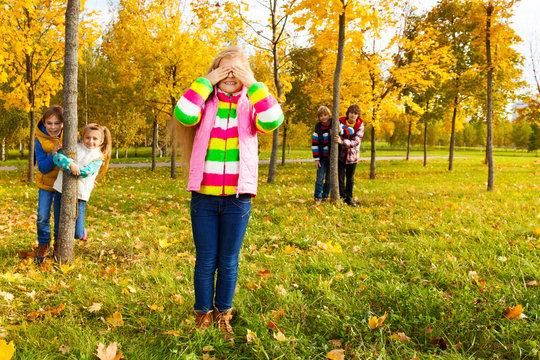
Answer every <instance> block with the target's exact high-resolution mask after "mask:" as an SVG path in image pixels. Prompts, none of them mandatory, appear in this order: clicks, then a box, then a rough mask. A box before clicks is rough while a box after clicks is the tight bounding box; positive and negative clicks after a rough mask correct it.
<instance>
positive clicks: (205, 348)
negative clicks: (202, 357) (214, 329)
mask: <svg viewBox="0 0 540 360" xmlns="http://www.w3.org/2000/svg"><path fill="white" fill-rule="evenodd" d="M202 351H206V352H209V351H214V347H213V346H212V345H206V346H204V347H203V348H202Z"/></svg>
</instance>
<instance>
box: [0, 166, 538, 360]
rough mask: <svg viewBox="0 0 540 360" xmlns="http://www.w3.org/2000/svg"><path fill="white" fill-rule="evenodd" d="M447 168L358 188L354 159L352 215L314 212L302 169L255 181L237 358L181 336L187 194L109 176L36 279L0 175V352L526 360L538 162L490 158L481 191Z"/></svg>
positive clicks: (10, 188)
mask: <svg viewBox="0 0 540 360" xmlns="http://www.w3.org/2000/svg"><path fill="white" fill-rule="evenodd" d="M446 167H447V162H446V160H444V159H433V160H430V161H429V163H428V166H427V167H423V166H422V163H421V161H417V160H415V161H410V162H406V161H403V160H392V161H379V162H378V163H377V179H376V180H369V179H368V172H369V162H362V163H360V164H359V165H358V167H357V177H356V183H355V195H356V198H357V201H358V202H359V206H358V207H356V208H352V207H348V206H345V205H332V204H330V203H323V204H321V205H319V206H313V204H312V196H313V195H312V192H313V182H314V177H315V171H314V166H313V164H311V163H305V164H286V165H285V166H284V167H281V166H278V174H277V181H276V182H275V183H273V184H267V183H265V182H264V179H266V172H267V169H268V167H267V166H261V167H260V174H259V175H260V186H259V195H258V196H257V197H256V198H255V199H254V201H253V209H252V218H251V221H250V224H249V226H248V231H247V234H246V237H245V241H244V246H243V251H242V254H241V258H240V271H239V280H238V286H237V292H236V296H235V300H234V305H235V306H236V312H235V318H234V320H233V322H232V324H233V327H234V329H235V332H236V343H235V345H229V344H227V343H226V342H225V341H224V340H222V338H221V337H220V335H219V334H218V333H217V332H216V331H215V330H213V329H211V330H209V331H208V332H206V333H204V334H202V333H198V332H195V333H190V332H189V330H190V328H191V326H192V325H193V315H192V305H193V290H192V272H193V263H194V255H195V254H194V246H193V244H192V239H191V231H190V222H189V193H187V192H185V191H184V187H185V181H184V180H182V179H176V180H174V179H170V178H169V170H168V169H167V168H159V169H158V170H157V171H156V172H155V173H152V172H151V171H150V170H149V169H131V168H115V169H110V170H109V172H108V174H107V178H106V182H105V183H104V184H103V185H102V186H100V187H98V188H97V189H95V190H94V192H93V194H92V198H91V199H90V202H89V203H88V206H87V219H86V224H87V226H88V228H89V236H88V241H87V242H81V241H77V242H76V246H75V252H76V260H75V262H74V263H73V265H71V266H68V265H66V266H58V265H56V264H54V263H52V262H50V261H47V262H46V263H45V264H44V265H41V266H39V265H36V264H34V263H33V261H32V260H31V259H30V258H24V257H25V255H26V254H25V253H24V252H27V251H30V250H31V248H32V246H33V245H34V244H35V242H36V230H35V213H36V204H37V190H36V188H35V187H33V186H25V185H24V178H25V171H24V170H20V171H19V170H17V171H10V172H7V171H4V172H0V230H1V231H0V291H1V293H0V310H1V311H0V337H1V338H3V339H5V340H6V341H8V342H9V341H13V344H14V345H15V348H16V352H15V356H14V359H25V360H26V359H95V358H96V356H95V355H94V354H95V353H96V349H97V347H98V344H99V343H103V344H105V345H108V344H109V343H112V342H117V343H118V347H119V351H122V352H123V354H124V356H125V358H126V359H156V360H157V359H160V360H162V359H203V358H208V359H210V358H215V359H224V358H229V359H278V358H280V359H324V358H326V355H327V354H329V353H330V352H331V351H333V350H343V353H344V354H345V358H346V359H413V358H419V359H477V358H490V359H496V358H500V359H519V358H530V359H537V358H538V353H539V351H540V342H539V340H538V339H539V334H540V325H539V322H538V317H539V315H540V313H539V309H540V306H539V305H540V300H539V294H538V291H539V290H538V285H537V283H538V281H539V280H540V261H539V256H538V251H539V250H540V241H539V239H540V203H539V196H538V195H539V193H540V191H539V190H540V181H539V175H540V161H539V160H538V159H535V158H497V159H496V172H495V191H493V192H487V191H486V184H485V183H486V179H487V168H486V167H485V165H483V164H482V161H481V159H480V158H470V159H467V158H457V159H456V161H455V164H454V171H453V172H448V171H446ZM21 257H22V259H21ZM96 304H100V305H96ZM520 306H521V307H522V308H523V310H522V313H521V315H520V314H519V311H517V312H513V313H510V316H512V315H515V316H516V318H514V319H508V318H506V317H505V309H507V307H508V308H511V309H516V308H519V307H520ZM385 316H386V318H384V317H385ZM373 317H376V318H377V319H374V318H373ZM377 320H378V321H377ZM370 321H371V324H372V325H373V326H377V325H378V327H376V328H374V329H372V328H371V327H370ZM246 335H248V336H247V338H246Z"/></svg>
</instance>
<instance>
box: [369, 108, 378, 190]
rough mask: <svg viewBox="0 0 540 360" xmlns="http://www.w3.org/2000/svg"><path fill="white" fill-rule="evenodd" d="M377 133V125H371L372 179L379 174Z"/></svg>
mask: <svg viewBox="0 0 540 360" xmlns="http://www.w3.org/2000/svg"><path fill="white" fill-rule="evenodd" d="M373 120H375V110H373ZM376 138H377V135H376V134H375V125H372V126H371V161H370V162H369V178H370V179H371V180H373V179H375V177H376V176H377V163H376V159H377V145H376V141H375V140H376Z"/></svg>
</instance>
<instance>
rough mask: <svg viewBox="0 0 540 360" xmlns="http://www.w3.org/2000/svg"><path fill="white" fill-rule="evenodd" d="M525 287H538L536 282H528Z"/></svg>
mask: <svg viewBox="0 0 540 360" xmlns="http://www.w3.org/2000/svg"><path fill="white" fill-rule="evenodd" d="M525 286H526V287H533V286H538V281H536V280H533V281H529V282H528V283H526V284H525Z"/></svg>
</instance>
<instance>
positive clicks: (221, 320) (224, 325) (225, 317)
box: [214, 308, 234, 343]
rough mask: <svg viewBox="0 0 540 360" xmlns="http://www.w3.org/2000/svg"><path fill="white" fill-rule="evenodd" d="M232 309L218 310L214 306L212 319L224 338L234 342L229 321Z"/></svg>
mask: <svg viewBox="0 0 540 360" xmlns="http://www.w3.org/2000/svg"><path fill="white" fill-rule="evenodd" d="M232 311H233V309H232V308H230V309H229V310H227V311H224V312H219V310H218V309H217V308H214V321H215V322H216V324H217V327H218V329H219V331H220V332H221V333H222V334H223V337H224V338H225V340H227V341H230V342H232V343H234V331H233V328H232V326H231V324H230V323H229V321H231V319H232Z"/></svg>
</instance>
